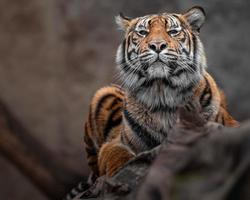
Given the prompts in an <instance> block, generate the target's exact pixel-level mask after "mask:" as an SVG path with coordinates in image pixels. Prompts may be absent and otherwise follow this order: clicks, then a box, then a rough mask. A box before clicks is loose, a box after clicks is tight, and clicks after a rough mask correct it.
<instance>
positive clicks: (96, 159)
mask: <svg viewBox="0 0 250 200" xmlns="http://www.w3.org/2000/svg"><path fill="white" fill-rule="evenodd" d="M204 21H205V12H204V10H203V9H202V8H200V7H193V8H192V9H190V10H188V11H187V12H186V13H185V14H175V13H162V14H156V15H147V16H143V17H137V18H134V19H130V18H126V17H124V16H123V15H120V16H118V17H117V18H116V22H117V24H118V26H119V27H120V28H121V29H122V30H123V31H124V33H125V37H124V40H123V42H122V43H121V45H120V46H119V48H118V51H117V65H118V69H119V74H120V79H121V87H120V86H116V85H111V86H108V87H104V88H101V89H100V90H98V91H97V92H96V94H95V95H94V97H93V99H92V101H91V105H90V112H89V118H88V121H87V122H86V124H85V135H84V142H85V147H86V152H87V158H88V164H89V166H90V168H91V169H92V172H93V174H94V175H95V176H96V177H98V176H102V175H107V176H113V175H114V174H115V173H116V172H117V170H118V169H119V168H121V167H122V166H123V165H124V164H125V163H126V162H127V161H128V160H130V159H132V158H133V157H134V156H136V155H137V154H138V153H140V152H143V151H145V150H149V149H152V148H154V147H156V146H158V145H160V144H161V143H162V141H163V140H164V139H165V138H166V137H167V136H168V132H169V130H171V129H172V128H173V127H174V125H175V124H176V122H177V120H178V108H179V107H181V106H182V107H183V106H184V107H185V108H186V109H187V110H190V109H192V108H191V107H192V106H191V105H192V103H193V102H196V103H197V102H198V104H199V113H200V114H201V115H202V116H203V117H204V119H205V120H207V121H211V122H218V123H220V124H223V125H225V126H229V127H235V126H238V122H237V121H235V120H234V119H233V118H232V117H231V115H230V114H229V113H228V111H227V107H226V102H225V98H224V95H223V93H222V92H221V91H220V89H218V87H217V85H216V83H215V81H214V79H213V78H212V77H211V76H210V75H209V74H208V72H207V71H206V69H207V63H206V56H205V52H204V48H203V45H202V42H201V40H200V37H199V32H200V28H201V27H202V25H203V23H204ZM190 112H192V111H190Z"/></svg>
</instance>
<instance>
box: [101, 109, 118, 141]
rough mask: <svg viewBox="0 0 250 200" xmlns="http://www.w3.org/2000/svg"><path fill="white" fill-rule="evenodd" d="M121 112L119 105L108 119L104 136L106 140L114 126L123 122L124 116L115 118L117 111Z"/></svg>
mask: <svg viewBox="0 0 250 200" xmlns="http://www.w3.org/2000/svg"><path fill="white" fill-rule="evenodd" d="M119 112H121V107H117V108H116V109H115V110H114V111H113V112H112V113H111V114H110V116H109V118H108V121H107V123H106V125H105V128H104V131H103V136H104V140H106V139H107V138H108V135H109V132H110V130H111V129H112V128H114V127H116V126H118V125H120V124H121V122H122V116H120V117H118V118H117V119H115V120H114V119H113V118H114V117H115V115H116V114H117V113H119Z"/></svg>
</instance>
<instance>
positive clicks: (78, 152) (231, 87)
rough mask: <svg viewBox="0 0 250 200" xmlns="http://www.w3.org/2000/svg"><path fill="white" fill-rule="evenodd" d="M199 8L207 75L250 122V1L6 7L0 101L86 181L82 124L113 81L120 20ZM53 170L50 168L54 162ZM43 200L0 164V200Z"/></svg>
mask: <svg viewBox="0 0 250 200" xmlns="http://www.w3.org/2000/svg"><path fill="white" fill-rule="evenodd" d="M193 5H201V6H203V7H204V8H205V10H206V12H207V15H208V17H207V23H206V24H205V26H204V27H203V29H202V31H201V37H202V40H203V41H204V45H205V49H206V52H207V57H208V64H209V72H211V74H212V75H213V76H214V77H215V79H216V80H217V82H218V84H219V85H220V87H221V88H223V89H224V91H225V93H226V95H227V97H228V101H229V108H230V111H231V112H232V114H233V115H234V116H235V117H236V118H237V119H238V120H240V121H243V120H245V119H247V118H249V116H250V106H248V102H249V101H250V93H249V88H248V87H249V84H250V78H249V76H250V65H249V62H250V42H249V35H250V27H249V20H250V11H249V10H250V1H247V0H227V1H219V0H209V1H208V0H207V1H198V0H196V1H189V0H185V1H183V0H154V1H150V0H148V1H146V0H127V1H125V0H119V1H118V0H105V1H101V0H99V1H98V0H70V1H69V0H11V1H10V0H1V1H0V98H1V99H3V101H4V102H5V103H6V104H7V105H8V106H9V107H10V108H11V111H12V112H13V113H14V114H15V115H16V116H17V118H18V119H19V120H20V121H21V122H22V124H23V125H24V126H25V127H26V128H27V129H28V130H29V131H30V132H31V133H32V134H33V135H34V137H35V138H37V139H38V140H39V141H42V142H43V143H44V144H45V145H46V146H47V147H48V148H49V149H50V150H51V151H53V153H54V156H57V157H58V158H60V159H61V160H63V161H64V162H65V163H66V164H67V165H68V166H71V167H73V168H75V169H76V170H78V171H79V172H81V173H82V174H83V175H87V174H88V172H89V171H88V168H87V166H86V162H85V157H84V151H83V141H82V136H83V122H84V120H85V119H86V116H87V110H88V104H89V101H90V98H91V96H92V95H93V94H94V91H95V90H97V89H98V88H100V87H101V86H104V85H107V84H109V83H110V82H112V81H113V80H114V75H115V64H114V60H115V51H116V48H117V46H118V44H119V42H120V39H121V34H120V33H119V32H118V31H117V28H116V25H115V23H114V16H115V15H117V14H118V13H119V12H120V11H122V12H123V13H124V14H125V15H128V16H132V17H135V16H140V15H144V14H149V13H157V12H165V11H174V12H183V11H185V10H187V9H189V8H190V7H192V6H193ZM48 162H49V161H48ZM31 196H32V199H38V200H45V199H46V198H45V197H43V196H42V195H41V194H40V192H39V191H37V190H36V189H35V188H34V187H33V186H32V185H31V184H30V183H29V181H28V180H27V179H26V178H25V177H23V175H21V174H20V173H19V172H18V171H17V170H16V169H15V168H14V167H13V166H12V165H11V164H9V163H8V162H7V161H6V160H5V159H4V158H3V157H1V156H0V199H5V200H13V199H18V200H19V199H20V200H21V199H30V197H31Z"/></svg>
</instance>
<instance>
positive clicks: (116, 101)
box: [108, 97, 122, 110]
mask: <svg viewBox="0 0 250 200" xmlns="http://www.w3.org/2000/svg"><path fill="white" fill-rule="evenodd" d="M121 102H122V99H120V98H119V97H116V99H114V101H113V102H112V103H111V105H110V106H109V107H108V110H112V108H113V107H115V106H116V105H117V104H118V103H121Z"/></svg>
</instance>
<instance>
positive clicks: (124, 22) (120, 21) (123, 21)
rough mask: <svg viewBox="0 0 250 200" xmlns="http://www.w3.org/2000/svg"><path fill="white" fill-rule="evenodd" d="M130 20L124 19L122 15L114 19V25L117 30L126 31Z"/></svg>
mask: <svg viewBox="0 0 250 200" xmlns="http://www.w3.org/2000/svg"><path fill="white" fill-rule="evenodd" d="M131 20H132V19H131V18H128V17H125V16H124V15H123V14H122V13H120V14H119V15H118V16H116V17H115V21H116V24H117V25H118V27H119V29H121V30H123V31H126V30H127V28H128V27H129V25H130V22H131Z"/></svg>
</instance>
